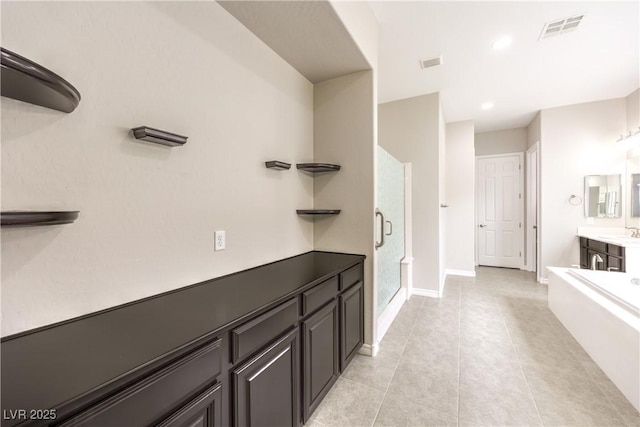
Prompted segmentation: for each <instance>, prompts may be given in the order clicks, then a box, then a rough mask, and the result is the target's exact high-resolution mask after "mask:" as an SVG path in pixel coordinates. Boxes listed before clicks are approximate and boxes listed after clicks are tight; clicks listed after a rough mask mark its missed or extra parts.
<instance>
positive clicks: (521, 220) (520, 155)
mask: <svg viewBox="0 0 640 427" xmlns="http://www.w3.org/2000/svg"><path fill="white" fill-rule="evenodd" d="M513 156H518V162H519V165H520V167H519V169H518V171H519V174H518V179H519V181H520V185H519V186H518V187H519V188H518V190H519V193H520V199H519V202H520V203H518V206H519V207H520V209H519V211H520V215H519V218H518V219H519V223H520V227H519V230H520V245H519V246H520V248H519V251H520V253H522V254H524V253H525V252H524V249H525V248H524V231H525V228H524V227H523V225H524V194H525V193H524V167H523V165H524V153H523V152H516V153H500V154H485V155H481V156H476V164H475V167H476V173H475V180H476V184H475V192H476V200H475V202H476V206H475V242H476V243H475V246H476V250H475V255H476V266H479V265H480V264H479V263H478V259H479V258H480V257H479V255H478V254H479V248H478V242H479V240H480V239H479V238H478V229H479V227H478V209H479V206H480V203H479V196H480V191H479V188H478V186H479V185H480V160H483V159H491V158H493V159H495V158H499V157H513ZM518 268H519V269H520V270H523V269H524V256H521V257H520V265H519V266H518Z"/></svg>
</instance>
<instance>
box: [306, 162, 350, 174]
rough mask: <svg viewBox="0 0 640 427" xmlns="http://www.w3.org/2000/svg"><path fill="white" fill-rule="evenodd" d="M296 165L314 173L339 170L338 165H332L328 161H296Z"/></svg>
mask: <svg viewBox="0 0 640 427" xmlns="http://www.w3.org/2000/svg"><path fill="white" fill-rule="evenodd" d="M296 167H297V168H298V169H300V170H303V171H306V172H311V173H316V172H336V171H339V170H340V165H332V164H330V163H298V164H296Z"/></svg>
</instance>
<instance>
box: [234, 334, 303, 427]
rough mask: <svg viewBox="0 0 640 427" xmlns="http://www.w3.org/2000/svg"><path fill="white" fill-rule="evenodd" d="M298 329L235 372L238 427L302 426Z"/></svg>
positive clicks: (235, 420) (235, 405)
mask: <svg viewBox="0 0 640 427" xmlns="http://www.w3.org/2000/svg"><path fill="white" fill-rule="evenodd" d="M298 342H299V339H298V328H295V329H294V330H292V331H290V332H289V333H287V334H286V335H284V336H283V337H282V338H280V339H279V340H278V341H277V342H276V343H275V344H273V345H271V346H269V347H268V348H267V349H266V350H264V351H263V352H261V353H259V354H258V355H257V356H255V357H253V358H251V359H250V360H249V361H248V362H246V363H245V364H243V365H241V366H240V367H238V368H236V369H234V370H233V372H232V377H233V385H234V389H235V392H234V422H233V424H234V425H235V426H236V427H258V426H260V427H268V426H269V427H271V426H273V427H288V426H299V425H300V412H299V408H300V404H299V401H300V400H299V389H300V385H299V384H300V379H299V376H298V372H299V370H300V368H299V360H300V353H299V349H298Z"/></svg>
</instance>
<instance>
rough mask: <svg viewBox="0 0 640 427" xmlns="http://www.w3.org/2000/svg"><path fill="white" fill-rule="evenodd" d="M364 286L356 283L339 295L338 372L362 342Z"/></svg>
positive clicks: (343, 367)
mask: <svg viewBox="0 0 640 427" xmlns="http://www.w3.org/2000/svg"><path fill="white" fill-rule="evenodd" d="M363 290H364V286H363V284H362V282H358V283H357V284H356V285H354V286H353V287H352V288H350V289H348V290H347V291H346V292H344V293H343V294H342V295H340V371H341V372H344V370H345V369H346V368H347V365H348V364H349V362H351V359H353V358H354V356H355V355H356V353H357V352H358V350H359V349H360V347H361V346H362V343H363V342H364V292H363Z"/></svg>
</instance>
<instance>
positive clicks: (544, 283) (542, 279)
mask: <svg viewBox="0 0 640 427" xmlns="http://www.w3.org/2000/svg"><path fill="white" fill-rule="evenodd" d="M538 282H540V283H542V284H543V285H548V284H549V279H547V278H546V277H541V278H540V280H538Z"/></svg>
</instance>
